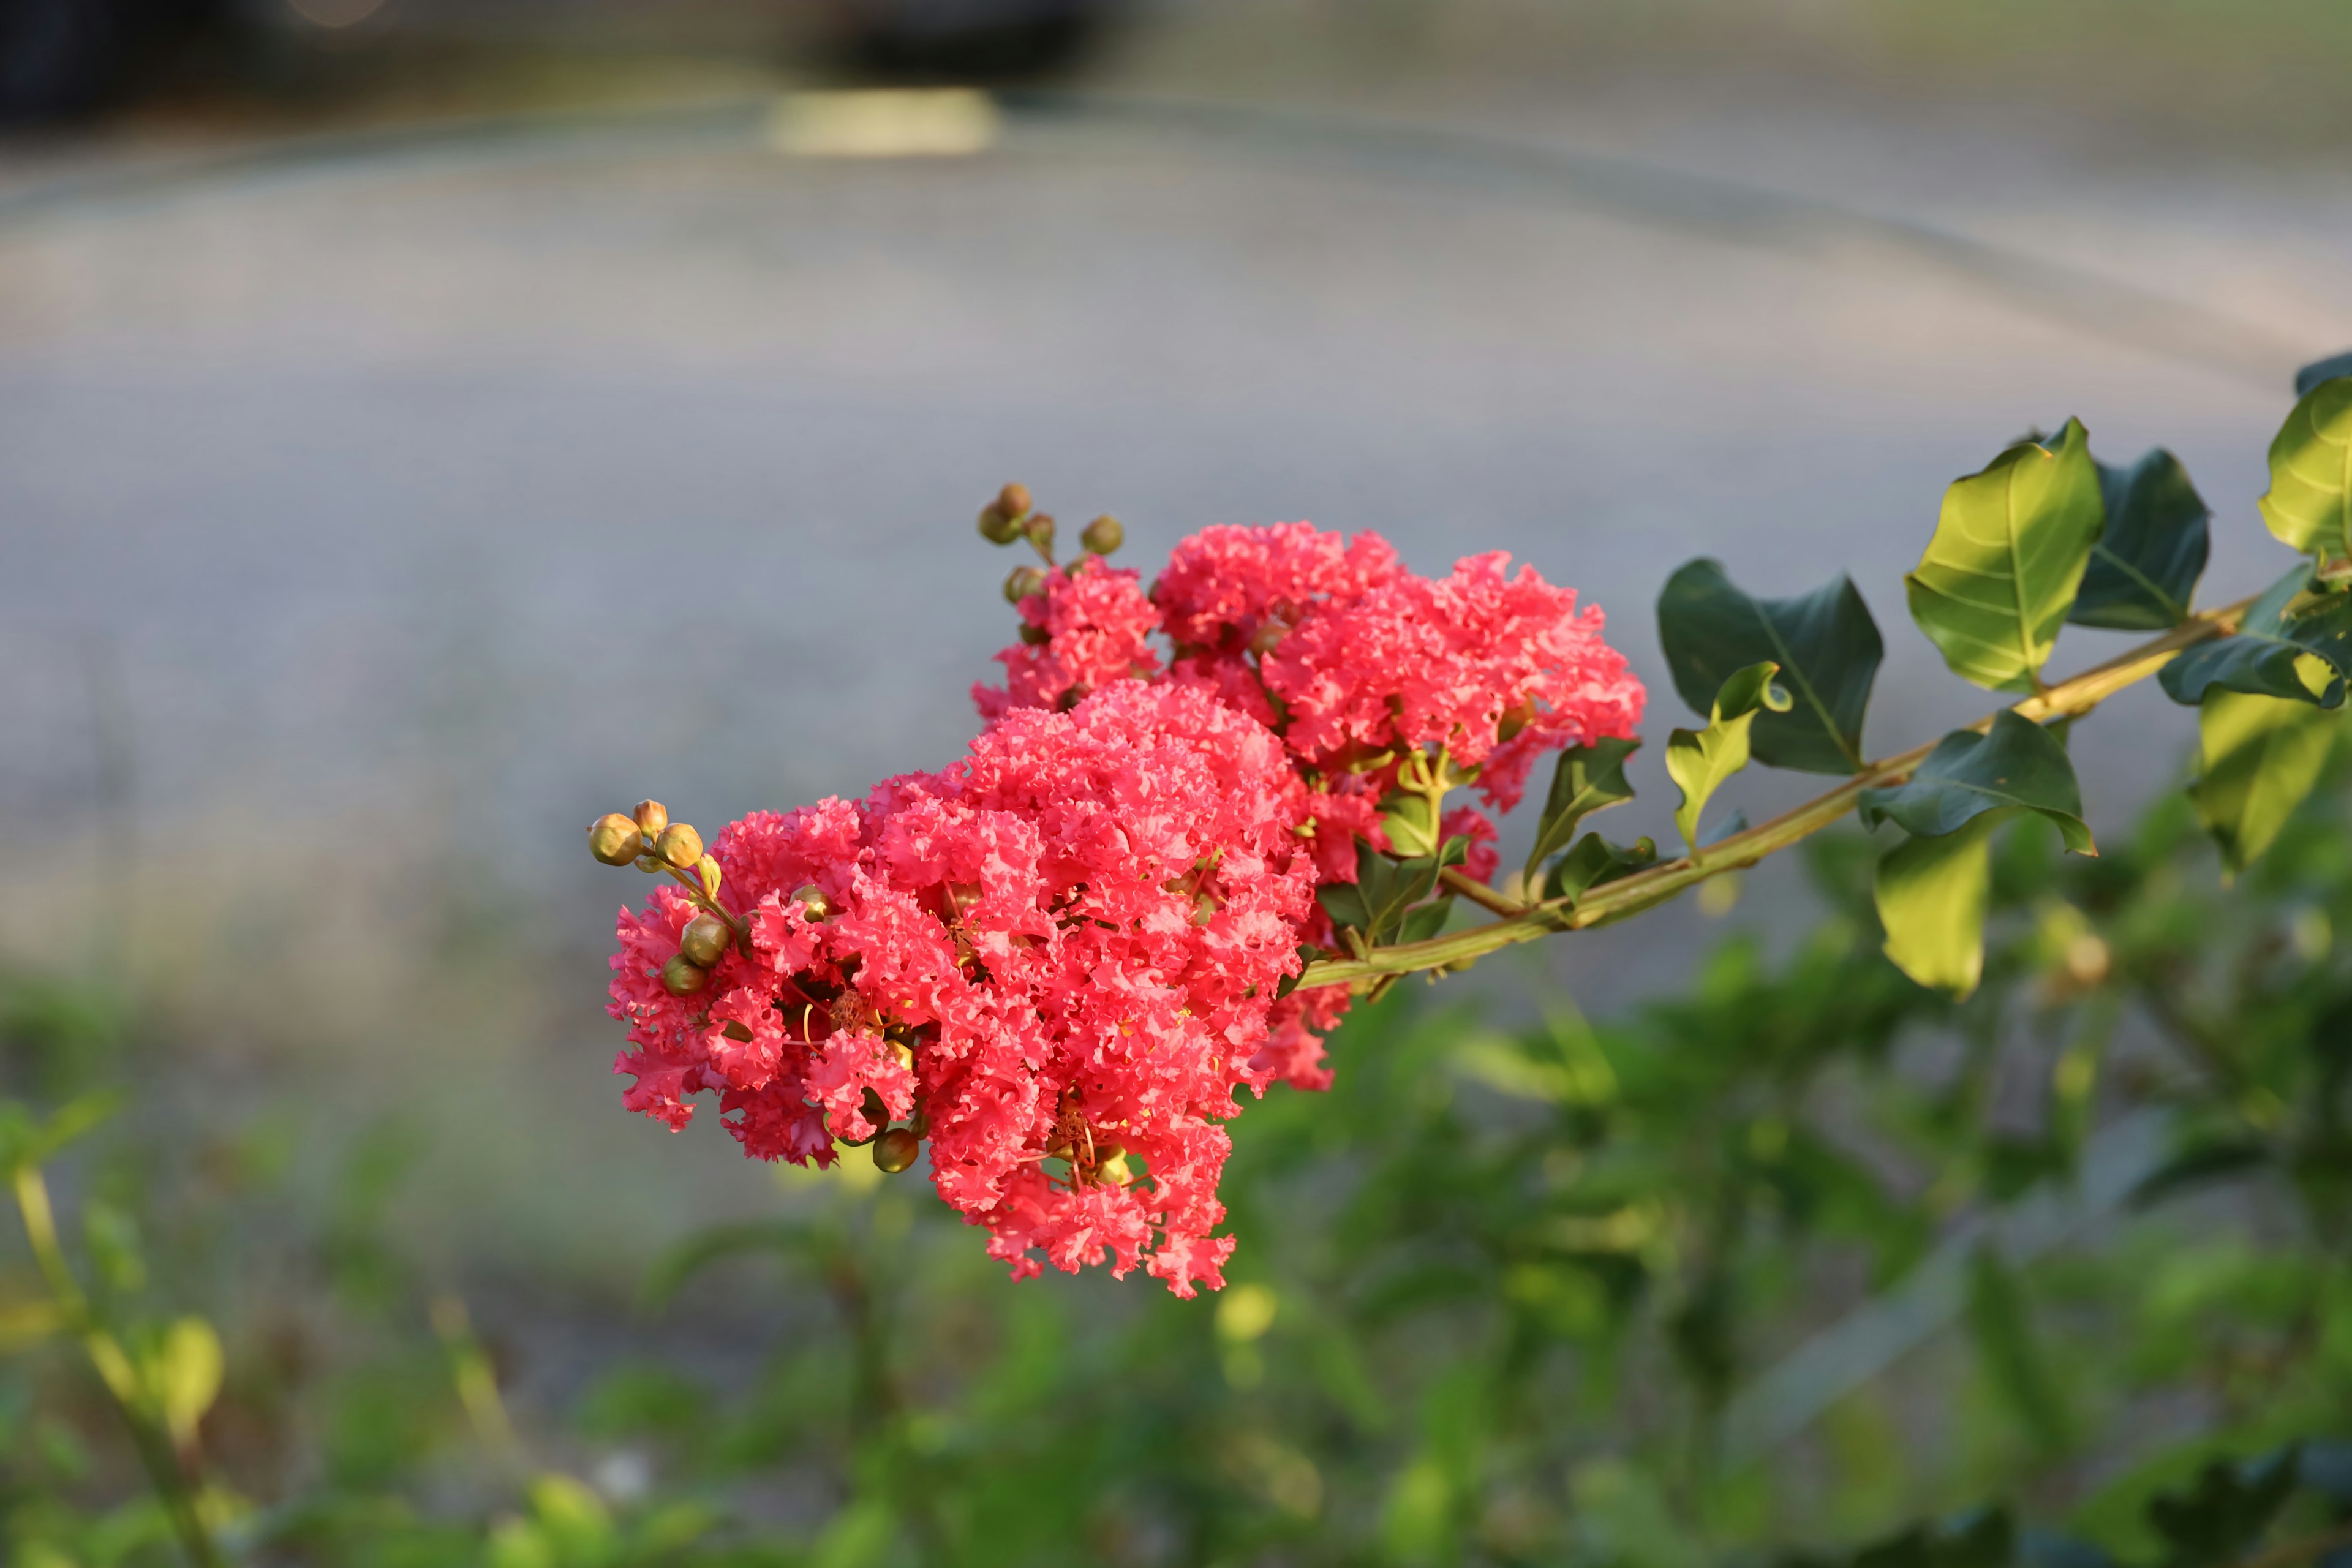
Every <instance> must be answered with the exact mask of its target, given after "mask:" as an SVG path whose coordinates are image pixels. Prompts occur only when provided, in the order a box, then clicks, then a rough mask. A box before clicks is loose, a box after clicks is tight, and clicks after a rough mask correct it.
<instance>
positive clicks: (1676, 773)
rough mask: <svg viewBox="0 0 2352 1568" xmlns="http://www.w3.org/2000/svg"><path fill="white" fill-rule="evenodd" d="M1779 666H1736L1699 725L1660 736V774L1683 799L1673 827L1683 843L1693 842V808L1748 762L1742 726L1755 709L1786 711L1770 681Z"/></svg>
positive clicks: (1784, 697) (1702, 806)
mask: <svg viewBox="0 0 2352 1568" xmlns="http://www.w3.org/2000/svg"><path fill="white" fill-rule="evenodd" d="M1779 673H1780V666H1779V665H1777V664H1774V663H1773V662H1772V661H1771V660H1769V659H1767V660H1765V661H1764V662H1763V663H1761V664H1751V665H1749V666H1748V668H1745V669H1741V670H1736V671H1734V672H1733V673H1732V675H1731V676H1730V678H1729V679H1727V680H1725V681H1724V683H1723V689H1722V690H1720V691H1719V692H1717V694H1716V698H1715V702H1714V710H1713V712H1712V713H1711V714H1710V715H1709V717H1708V719H1707V723H1706V729H1704V730H1696V731H1694V730H1676V731H1675V732H1674V733H1673V734H1672V735H1669V736H1668V737H1667V738H1666V775H1667V776H1668V777H1669V778H1671V779H1673V780H1674V781H1675V784H1677V785H1679V786H1680V787H1681V789H1682V792H1683V803H1682V805H1680V806H1679V807H1677V808H1676V809H1675V827H1676V828H1678V829H1679V830H1680V831H1681V833H1682V836H1683V842H1684V843H1685V844H1686V845H1688V846H1690V847H1691V848H1693V849H1694V850H1696V848H1697V847H1698V818H1699V813H1700V812H1702V811H1705V810H1706V802H1707V797H1708V796H1709V795H1713V794H1714V793H1715V792H1716V789H1717V786H1719V785H1720V784H1722V783H1723V781H1724V780H1726V779H1727V778H1729V777H1730V776H1731V775H1732V774H1734V773H1738V771H1739V770H1740V769H1742V768H1744V767H1746V766H1747V765H1748V729H1749V727H1750V726H1751V725H1753V724H1754V723H1755V722H1756V717H1757V715H1758V714H1759V713H1763V712H1768V711H1769V712H1773V713H1786V712H1787V711H1788V710H1789V709H1790V706H1791V703H1792V700H1791V699H1790V696H1789V694H1788V693H1787V692H1786V691H1784V690H1782V689H1780V687H1778V686H1776V685H1774V684H1773V681H1772V678H1773V676H1775V675H1777V674H1779Z"/></svg>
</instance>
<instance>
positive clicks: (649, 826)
mask: <svg viewBox="0 0 2352 1568" xmlns="http://www.w3.org/2000/svg"><path fill="white" fill-rule="evenodd" d="M637 826H639V827H642V828H644V829H645V830H646V832H647V833H650V834H652V835H653V836H654V837H656V838H658V837H661V830H662V829H663V828H665V827H667V826H669V807H667V806H666V805H663V804H662V803H661V802H659V801H657V800H641V801H639V802H637Z"/></svg>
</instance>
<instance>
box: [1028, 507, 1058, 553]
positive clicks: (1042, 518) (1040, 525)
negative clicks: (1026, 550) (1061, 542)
mask: <svg viewBox="0 0 2352 1568" xmlns="http://www.w3.org/2000/svg"><path fill="white" fill-rule="evenodd" d="M1021 531H1022V532H1024V533H1025V534H1027V535H1028V536H1029V542H1030V543H1032V544H1034V545H1035V546H1036V547H1037V548H1038V549H1040V550H1042V551H1044V552H1045V553H1046V554H1048V555H1051V554H1052V553H1054V514H1053V513H1052V512H1050V511H1038V512H1032V513H1030V514H1029V521H1026V522H1024V523H1023V524H1022V525H1021Z"/></svg>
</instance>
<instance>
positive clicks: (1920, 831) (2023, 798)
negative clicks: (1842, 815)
mask: <svg viewBox="0 0 2352 1568" xmlns="http://www.w3.org/2000/svg"><path fill="white" fill-rule="evenodd" d="M2011 809H2023V810H2026V811H2032V812H2038V813H2040V814H2041V815H2042V816H2046V817H2048V818H2049V819H2050V820H2051V821H2052V822H2053V823H2054V824H2055V825H2056V826H2057V828H2058V832H2059V835H2060V837H2063V838H2064V840H2065V841H2066V847H2067V848H2069V849H2071V850H2073V851H2074V853H2076V854H2078V855H2095V854H2097V853H2098V849H2097V847H2096V846H2095V845H2094V844H2093V843H2092V840H2091V829H2090V827H2089V826H2087V825H2086V824H2085V823H2084V821H2083V794H2082V790H2081V788H2080V787H2079V786H2078V785H2077V784H2075V782H2074V763H2072V762H2070V761H2068V760H2067V757H2066V748H2065V747H2064V746H2063V745H2061V744H2059V742H2058V738H2057V737H2056V736H2055V735H2053V734H2052V733H2051V732H2050V731H2047V730H2045V729H2043V728H2042V726H2041V725H2039V724H2036V723H2035V722H2033V721H2032V720H2031V719H2025V718H2021V717H2019V716H2018V715H2017V714H2016V713H2014V712H2009V711H2004V712H2002V713H2000V714H1999V715H1997V716H1996V717H1995V718H1994V719H1993V721H1992V728H1991V729H1990V730H1989V731H1986V732H1985V733H1983V734H1981V735H1979V734H1978V733H1977V732H1976V731H1973V730H1955V731H1952V732H1951V733H1950V734H1948V735H1947V736H1945V737H1944V738H1943V739H1942V740H1941V741H1938V742H1936V749H1935V750H1934V751H1932V752H1928V753H1927V761H1926V762H1923V763H1920V764H1919V767H1918V770H1917V771H1916V772H1915V773H1913V774H1912V775H1911V777H1910V778H1909V780H1908V781H1906V783H1904V784H1897V785H1890V786H1886V787H1883V788H1879V789H1869V790H1864V791H1863V792H1862V822H1863V826H1865V827H1875V826H1878V825H1879V824H1880V823H1882V822H1892V823H1894V824H1895V826H1898V827H1900V828H1902V829H1903V830H1904V831H1905V832H1906V833H1908V834H1911V835H1912V836H1913V837H1920V838H1935V837H1941V836H1943V835H1945V834H1948V833H1953V832H1957V831H1958V830H1959V829H1960V828H1962V827H1964V826H1967V825H1968V824H1969V823H1970V822H1972V821H1974V820H1975V819H1976V818H1978V817H1979V816H1983V815H1984V814H1986V813H1988V812H1994V811H2003V810H2011Z"/></svg>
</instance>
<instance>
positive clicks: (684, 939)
mask: <svg viewBox="0 0 2352 1568" xmlns="http://www.w3.org/2000/svg"><path fill="white" fill-rule="evenodd" d="M734 940H735V933H734V932H733V931H730V929H728V925H727V922H726V921H722V920H720V919H719V917H718V916H717V915H697V916H695V917H694V918H693V919H692V920H690V921H687V922H686V930H685V931H682V932H680V933H679V935H678V939H677V951H678V952H679V953H680V954H682V955H683V956H684V957H685V959H686V961H687V962H688V963H695V964H699V965H701V966H702V967H703V968H705V969H716V968H718V967H719V960H720V959H722V958H724V957H726V956H727V949H728V946H729V944H730V943H731V942H734Z"/></svg>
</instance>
